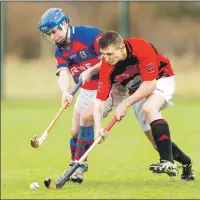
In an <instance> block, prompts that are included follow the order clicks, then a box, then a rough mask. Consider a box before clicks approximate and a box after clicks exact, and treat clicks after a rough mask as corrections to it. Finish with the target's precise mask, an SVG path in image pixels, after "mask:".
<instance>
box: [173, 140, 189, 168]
mask: <svg viewBox="0 0 200 200" xmlns="http://www.w3.org/2000/svg"><path fill="white" fill-rule="evenodd" d="M172 153H173V158H174V160H176V161H178V162H180V163H181V164H182V165H186V164H190V163H191V159H190V157H189V156H188V155H186V154H185V153H184V152H182V151H181V150H180V149H179V148H178V146H177V145H176V144H175V143H174V142H172Z"/></svg>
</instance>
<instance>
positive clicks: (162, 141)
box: [150, 119, 174, 163]
mask: <svg viewBox="0 0 200 200" xmlns="http://www.w3.org/2000/svg"><path fill="white" fill-rule="evenodd" d="M150 126H151V130H152V135H153V138H154V141H155V143H156V146H157V149H158V152H159V154H160V159H161V160H167V161H170V162H172V163H174V160H173V156H172V143H171V139H170V131H169V126H168V124H167V122H166V121H165V120H164V119H157V120H155V121H153V122H151V124H150Z"/></svg>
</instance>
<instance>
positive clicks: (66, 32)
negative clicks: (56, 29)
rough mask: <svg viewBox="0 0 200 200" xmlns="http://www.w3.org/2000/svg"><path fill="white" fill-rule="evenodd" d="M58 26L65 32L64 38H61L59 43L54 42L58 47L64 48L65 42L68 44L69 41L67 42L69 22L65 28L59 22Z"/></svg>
mask: <svg viewBox="0 0 200 200" xmlns="http://www.w3.org/2000/svg"><path fill="white" fill-rule="evenodd" d="M60 27H61V28H62V30H63V31H64V33H65V39H63V40H62V41H60V42H59V43H56V45H57V47H58V48H64V47H65V46H66V45H67V44H69V42H68V33H69V24H68V28H67V30H66V29H65V28H64V27H63V25H62V24H60Z"/></svg>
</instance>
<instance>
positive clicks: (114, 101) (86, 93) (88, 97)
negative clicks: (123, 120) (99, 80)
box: [74, 88, 126, 118]
mask: <svg viewBox="0 0 200 200" xmlns="http://www.w3.org/2000/svg"><path fill="white" fill-rule="evenodd" d="M96 94H97V90H86V89H83V88H81V89H80V93H79V95H78V97H77V99H76V103H75V106H74V108H75V109H76V111H77V112H78V113H79V114H81V113H82V112H83V110H84V109H85V108H87V107H88V106H89V104H91V103H94V102H95V99H96ZM125 98H126V96H119V95H113V94H110V95H109V97H108V99H107V100H106V101H105V103H104V113H103V116H102V117H103V118H104V117H106V116H107V115H108V113H109V112H110V111H111V110H112V109H113V108H115V107H116V106H117V105H119V103H120V102H121V101H122V100H123V99H125Z"/></svg>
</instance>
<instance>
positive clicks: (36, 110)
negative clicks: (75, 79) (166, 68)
mask: <svg viewBox="0 0 200 200" xmlns="http://www.w3.org/2000/svg"><path fill="white" fill-rule="evenodd" d="M174 102H175V103H176V106H175V107H174V108H171V109H168V110H166V111H164V112H163V115H164V117H165V119H167V120H168V122H169V124H170V127H171V132H172V139H173V140H174V141H175V142H176V143H177V144H178V145H179V146H180V147H181V148H183V149H184V150H185V151H186V152H187V153H188V154H189V155H191V156H192V158H193V161H194V170H195V173H196V180H195V181H193V182H184V181H181V180H180V174H181V172H180V173H179V175H178V177H176V178H175V179H173V180H170V179H169V178H168V177H167V176H166V175H162V176H154V175H153V174H151V173H150V171H149V170H148V166H149V165H150V164H151V163H154V162H157V161H158V155H157V153H156V152H155V151H154V150H153V148H152V147H151V145H150V143H149V142H148V141H147V140H146V138H145V136H144V135H143V133H142V131H141V129H140V127H139V125H138V124H137V121H136V119H135V118H134V114H133V112H132V111H131V110H130V112H129V113H128V115H127V116H126V118H124V120H122V121H121V122H120V123H118V124H116V125H115V126H114V127H113V129H112V130H111V131H110V133H109V134H110V135H109V136H108V138H107V140H106V141H105V142H104V143H103V144H101V145H98V146H97V147H96V148H95V149H94V150H93V151H92V152H91V154H90V156H89V161H88V164H89V171H88V172H87V173H85V180H84V182H83V183H82V184H78V185H77V184H73V183H67V184H66V185H65V186H64V187H63V189H61V190H48V189H46V188H45V187H44V185H43V180H44V179H45V178H46V177H51V178H52V179H53V180H55V179H56V178H57V177H58V176H59V175H60V174H61V173H62V172H63V171H64V170H65V169H66V168H67V167H68V164H69V162H70V159H69V157H70V152H69V145H68V143H69V142H68V140H69V138H70V127H71V117H72V108H70V109H69V110H67V111H66V112H64V114H63V115H62V116H61V118H60V119H59V120H58V122H57V124H56V126H55V127H54V129H53V130H52V132H51V133H50V135H49V137H48V138H47V139H46V141H45V143H44V144H43V146H41V148H39V149H33V148H32V147H31V146H30V137H31V136H32V135H34V134H36V135H38V136H40V135H41V134H42V132H43V131H44V130H45V128H46V127H47V126H48V124H49V123H50V121H51V120H52V118H53V117H54V115H55V113H56V112H57V111H58V109H59V106H60V104H59V103H60V101H59V100H51V101H46V100H38V101H36V100H29V101H25V100H15V101H14V100H13V101H11V100H6V101H2V102H1V106H2V112H1V164H2V165H1V198H2V199H17V198H20V199H45V198H46V199H72V198H86V199H92V198H96V199H97V198H98V199H103V198H107V199H114V198H118V199H125V198H135V199H136V198H137V199H142V198H145V199H147V198H150V199H152V198H153V199H155V198H158V199H161V198H162V199H167V198H168V199H175V198H178V199H182V198H185V199H199V198H200V178H199V177H200V156H199V154H200V145H199V141H200V126H199V113H200V103H199V101H198V100H190V101H185V100H181V99H175V101H174ZM111 118H112V114H110V116H109V117H108V118H107V119H106V120H105V121H104V124H105V125H106V124H107V123H108V122H109V121H110V120H111ZM33 181H36V182H38V183H39V184H40V189H39V190H38V191H33V190H30V189H29V185H30V183H31V182H33Z"/></svg>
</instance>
